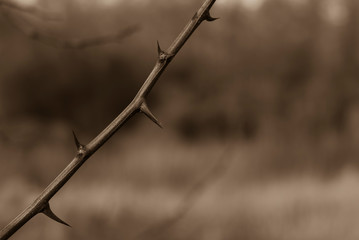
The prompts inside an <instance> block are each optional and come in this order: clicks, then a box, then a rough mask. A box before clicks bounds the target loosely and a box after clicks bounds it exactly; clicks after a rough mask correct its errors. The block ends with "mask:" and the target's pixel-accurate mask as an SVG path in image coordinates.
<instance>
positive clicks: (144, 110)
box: [140, 102, 163, 128]
mask: <svg viewBox="0 0 359 240" xmlns="http://www.w3.org/2000/svg"><path fill="white" fill-rule="evenodd" d="M140 111H141V112H142V113H144V114H145V115H146V116H147V117H148V118H149V119H150V120H151V121H152V122H154V123H155V124H156V125H157V126H159V127H160V128H163V126H162V124H161V122H160V121H158V119H157V118H156V117H155V115H153V113H152V112H151V110H150V109H149V108H148V106H147V104H146V102H143V103H142V104H141V107H140Z"/></svg>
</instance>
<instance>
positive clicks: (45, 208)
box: [41, 203, 71, 227]
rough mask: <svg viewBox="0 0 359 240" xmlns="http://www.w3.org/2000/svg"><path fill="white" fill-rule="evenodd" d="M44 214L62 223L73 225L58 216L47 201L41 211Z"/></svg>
mask: <svg viewBox="0 0 359 240" xmlns="http://www.w3.org/2000/svg"><path fill="white" fill-rule="evenodd" d="M41 212H42V213H43V214H45V215H46V216H48V217H49V218H51V219H52V220H54V221H56V222H58V223H61V224H63V225H66V226H68V227H71V226H70V225H69V224H67V223H66V222H65V221H63V220H61V219H60V218H59V217H58V216H56V215H55V213H53V211H52V210H51V208H50V204H49V203H47V204H46V206H45V207H44V209H43V210H42V211H41Z"/></svg>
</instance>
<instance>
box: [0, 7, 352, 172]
mask: <svg viewBox="0 0 359 240" xmlns="http://www.w3.org/2000/svg"><path fill="white" fill-rule="evenodd" d="M44 3H46V1H44ZM199 4H200V1H195V2H192V1H184V2H182V1H178V2H172V1H171V2H168V1H156V2H154V3H153V2H142V3H141V4H134V3H123V2H121V3H118V4H117V5H116V4H115V5H112V6H111V7H109V6H107V7H106V5H104V4H99V3H98V2H96V1H92V2H91V4H83V3H80V2H75V1H64V3H63V5H61V6H60V7H59V6H56V7H58V8H59V9H60V11H63V12H64V13H65V18H64V20H63V21H60V22H44V21H39V20H37V19H34V18H31V16H30V17H29V16H18V15H17V14H18V13H12V18H11V19H19V18H20V19H21V18H22V23H23V24H29V25H31V26H32V27H34V28H36V29H38V30H39V31H44V32H46V33H48V34H51V35H52V36H54V37H58V38H64V39H66V38H72V37H77V38H81V37H88V36H95V35H101V34H104V33H109V32H115V31H118V30H119V29H122V28H125V27H127V26H130V25H132V24H139V25H140V27H141V30H140V31H138V32H136V33H135V34H133V35H132V36H130V37H129V38H126V39H123V40H121V42H119V43H108V44H104V45H103V46H98V47H92V48H88V49H84V50H80V49H73V50H68V49H57V48H53V47H51V46H46V45H43V44H42V43H41V42H37V41H33V40H31V39H28V38H27V37H26V36H24V35H23V34H21V33H20V32H19V31H17V30H16V29H15V28H13V27H12V26H13V22H11V20H9V18H6V17H4V16H2V17H0V28H1V32H2V34H1V36H0V42H1V45H0V54H1V68H0V79H1V80H0V106H1V110H0V116H1V124H2V127H3V129H4V130H3V131H5V132H7V133H6V134H8V135H11V134H12V133H11V132H10V130H7V129H10V127H9V126H11V123H18V122H21V121H23V120H24V119H35V120H36V121H39V122H40V123H41V124H45V125H46V124H49V123H52V122H59V121H60V122H63V123H64V124H65V125H68V126H69V128H72V129H78V130H79V131H80V132H82V133H88V135H90V136H94V135H95V134H96V133H98V132H99V131H100V130H101V129H102V128H104V126H106V125H107V124H108V123H109V122H110V121H111V120H112V119H113V118H114V117H115V116H116V115H117V114H118V113H119V112H120V111H121V110H122V109H123V108H124V107H125V106H126V104H128V103H129V101H130V100H131V99H132V97H133V96H134V95H135V93H136V91H137V89H138V88H139V86H140V85H141V83H142V82H143V81H144V79H145V77H146V76H147V75H148V73H149V71H150V70H151V68H152V65H153V64H154V62H155V59H156V40H159V41H160V43H161V45H162V47H163V48H166V47H168V45H169V44H170V43H171V41H172V40H173V38H174V37H175V36H176V35H177V33H178V32H179V31H180V29H181V28H182V26H183V24H184V23H185V22H186V21H187V19H188V18H190V17H191V15H192V12H193V9H195V8H196V7H197V5H199ZM49 6H50V7H51V5H49ZM358 14H359V6H358V3H357V2H356V1H355V0H345V1H340V2H339V1H331V3H329V2H328V1H324V0H311V1H303V2H298V1H287V0H270V1H264V3H263V4H262V5H261V6H260V7H259V8H258V9H256V10H248V9H246V8H245V7H243V6H242V5H241V4H240V3H234V4H233V5H231V6H228V7H226V6H225V5H221V6H218V7H217V8H215V9H214V10H213V15H214V16H219V17H221V19H220V20H219V21H216V22H215V23H213V24H211V25H209V24H208V23H205V24H204V25H203V26H201V29H200V31H198V32H196V33H195V34H194V37H193V38H192V39H191V40H190V41H189V43H188V44H187V45H186V46H185V47H184V49H183V51H182V52H180V54H179V55H178V57H177V58H176V59H175V60H174V62H173V63H172V64H171V65H170V67H169V69H168V71H166V72H165V73H164V75H163V77H162V78H161V80H160V83H159V84H158V85H157V86H156V88H155V89H154V92H153V93H152V94H151V96H150V103H151V105H152V106H154V108H155V112H159V114H158V115H160V116H165V117H164V118H165V121H166V122H171V123H174V124H173V126H174V127H175V128H176V129H177V131H178V134H180V135H181V136H183V138H184V139H185V140H192V141H194V140H202V139H206V138H219V139H229V138H233V139H244V140H247V141H252V142H255V143H261V142H263V141H266V139H267V140H268V142H271V143H273V146H272V148H273V149H272V150H271V151H273V154H272V155H273V156H269V157H268V159H266V161H264V162H265V163H266V162H268V164H264V166H267V165H268V166H267V167H268V168H269V169H271V168H273V169H276V170H280V169H281V168H283V169H285V170H286V171H287V170H288V168H289V169H293V170H295V169H301V168H303V167H304V168H308V167H309V168H314V169H322V170H323V171H324V172H332V171H334V172H335V171H336V170H337V169H338V168H339V169H340V168H341V167H342V166H345V165H346V164H354V165H357V164H356V157H357V155H358V151H357V150H356V149H357V147H356V144H357V143H358V140H359V127H358V124H357V121H358V118H359V116H358V115H359V110H358V106H359V105H358V89H359V86H358V70H357V69H358V54H359V53H358V41H357V40H358V31H359V30H358V28H357V22H358ZM24 19H25V20H26V21H24ZM166 116H168V117H167V119H166ZM168 119H169V120H168ZM134 125H136V121H134V122H133V123H131V124H130V126H127V127H126V128H128V129H129V128H131V126H134ZM303 156H305V158H306V159H307V160H305V159H303ZM267 167H265V169H268V168H267ZM289 172H290V171H289Z"/></svg>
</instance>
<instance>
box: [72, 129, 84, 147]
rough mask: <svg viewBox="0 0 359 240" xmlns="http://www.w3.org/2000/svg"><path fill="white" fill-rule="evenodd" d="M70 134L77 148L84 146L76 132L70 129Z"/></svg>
mask: <svg viewBox="0 0 359 240" xmlns="http://www.w3.org/2000/svg"><path fill="white" fill-rule="evenodd" d="M72 134H73V135H74V140H75V144H76V148H77V150H80V149H82V148H83V147H84V146H83V145H82V144H81V143H80V141H79V140H78V138H77V137H76V133H75V132H74V131H73V130H72Z"/></svg>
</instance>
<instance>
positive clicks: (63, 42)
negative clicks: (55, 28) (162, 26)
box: [3, 12, 140, 49]
mask: <svg viewBox="0 0 359 240" xmlns="http://www.w3.org/2000/svg"><path fill="white" fill-rule="evenodd" d="M3 15H4V16H5V17H6V18H7V19H8V21H9V23H10V24H11V25H12V26H13V27H14V28H15V29H17V30H18V31H19V32H21V33H22V34H24V35H25V36H27V37H28V38H30V39H32V40H35V41H38V42H41V43H43V44H46V45H48V46H51V47H55V48H64V49H84V48H89V47H96V46H100V45H101V46H102V45H105V44H110V43H118V42H121V41H122V40H123V39H124V38H126V37H129V36H131V35H132V34H134V33H135V32H137V31H138V30H139V29H140V26H139V25H132V26H128V27H126V28H124V29H122V30H120V31H118V32H116V33H113V34H107V35H103V36H97V37H90V38H78V39H62V38H59V37H54V36H51V35H49V34H46V33H44V32H42V31H39V30H36V29H35V28H34V27H32V26H31V24H30V23H28V22H24V23H22V24H21V23H18V21H16V20H15V19H14V18H13V17H12V16H10V15H9V14H7V13H5V12H3Z"/></svg>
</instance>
